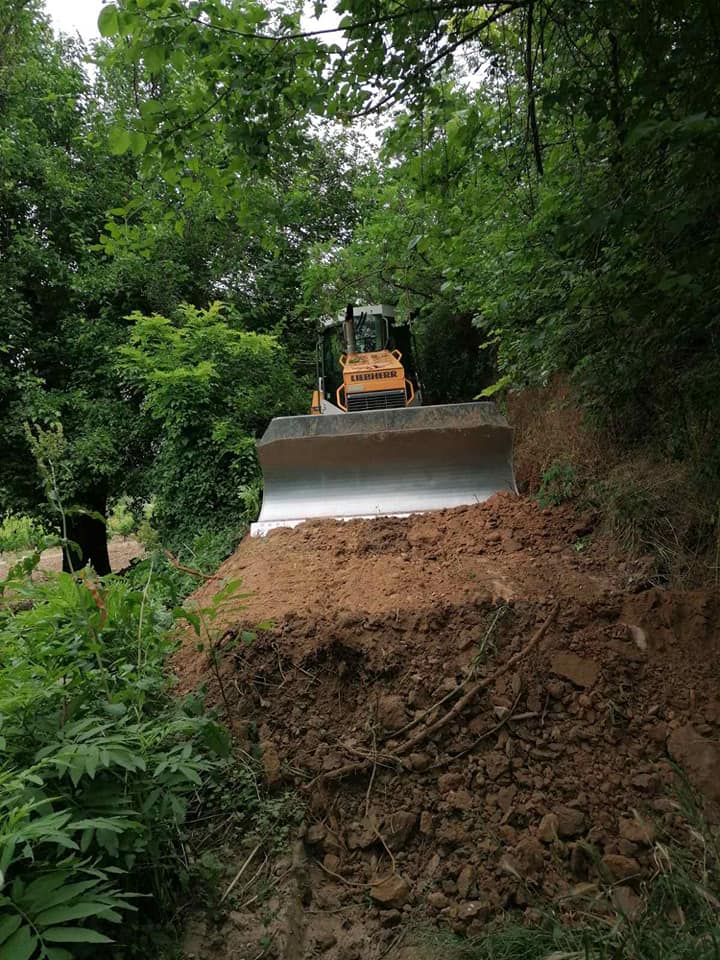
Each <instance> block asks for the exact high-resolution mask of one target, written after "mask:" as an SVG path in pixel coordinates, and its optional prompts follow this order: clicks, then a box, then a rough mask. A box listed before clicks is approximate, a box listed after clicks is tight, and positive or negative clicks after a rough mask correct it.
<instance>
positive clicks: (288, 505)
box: [251, 403, 517, 536]
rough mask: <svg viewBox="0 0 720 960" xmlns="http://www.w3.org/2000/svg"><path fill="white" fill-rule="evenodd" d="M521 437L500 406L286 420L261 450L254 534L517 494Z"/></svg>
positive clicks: (270, 429) (268, 433) (266, 438)
mask: <svg viewBox="0 0 720 960" xmlns="http://www.w3.org/2000/svg"><path fill="white" fill-rule="evenodd" d="M512 442H513V431H512V428H511V427H510V426H509V425H508V423H507V420H506V419H505V417H503V416H502V414H500V413H499V412H498V411H497V408H496V407H495V404H494V403H458V404H448V405H445V406H436V407H406V408H404V409H399V410H373V411H367V412H362V413H350V414H339V415H327V416H305V417H279V418H277V419H275V420H273V421H272V422H271V423H270V426H269V427H268V429H267V431H266V432H265V435H264V436H263V438H262V440H260V442H259V443H258V456H259V459H260V464H261V466H262V469H263V474H264V478H265V489H264V495H263V506H262V511H261V513H260V517H259V518H258V521H257V523H255V524H253V526H252V528H251V533H252V535H253V536H258V535H263V534H264V533H267V532H268V530H271V529H273V528H274V527H277V526H294V525H295V524H297V523H301V522H302V521H303V520H309V519H311V518H319V517H334V518H337V519H349V518H352V517H378V516H391V515H398V514H399V515H402V514H408V513H418V512H424V511H427V510H441V509H443V508H446V507H457V506H460V505H462V504H469V503H478V502H480V501H482V500H486V499H487V498H488V497H490V496H492V494H493V493H498V492H499V491H511V492H515V493H516V492H517V488H516V486H515V476H514V473H513V464H512Z"/></svg>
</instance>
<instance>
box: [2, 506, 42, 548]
mask: <svg viewBox="0 0 720 960" xmlns="http://www.w3.org/2000/svg"><path fill="white" fill-rule="evenodd" d="M44 536H45V531H44V530H43V528H42V526H41V525H40V524H39V523H38V521H37V520H35V519H33V518H32V517H28V516H26V515H25V514H19V513H9V512H8V513H6V514H5V516H4V517H3V518H2V520H1V521H0V553H17V552H19V551H21V550H32V549H34V548H35V547H37V546H38V544H40V543H41V542H42V541H43V538H44Z"/></svg>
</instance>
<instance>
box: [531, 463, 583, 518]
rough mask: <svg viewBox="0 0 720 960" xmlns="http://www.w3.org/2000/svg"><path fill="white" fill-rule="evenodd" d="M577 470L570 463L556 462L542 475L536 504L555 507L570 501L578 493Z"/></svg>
mask: <svg viewBox="0 0 720 960" xmlns="http://www.w3.org/2000/svg"><path fill="white" fill-rule="evenodd" d="M578 488H579V479H578V475H577V470H576V469H575V467H574V466H573V465H572V464H571V463H567V462H566V461H564V460H556V461H555V462H554V463H552V464H551V465H550V466H549V467H548V469H547V470H546V471H545V472H544V473H543V475H542V478H541V480H540V489H539V490H538V493H537V502H538V503H539V505H540V506H541V507H550V506H552V507H557V506H559V505H560V504H561V503H565V501H566V500H571V499H572V498H573V497H574V496H575V495H576V494H577V492H578Z"/></svg>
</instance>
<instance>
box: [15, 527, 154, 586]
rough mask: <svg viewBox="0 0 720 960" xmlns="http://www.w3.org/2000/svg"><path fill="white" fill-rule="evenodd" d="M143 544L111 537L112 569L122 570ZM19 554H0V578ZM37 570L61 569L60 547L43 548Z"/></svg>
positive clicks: (139, 553) (124, 538) (138, 552)
mask: <svg viewBox="0 0 720 960" xmlns="http://www.w3.org/2000/svg"><path fill="white" fill-rule="evenodd" d="M143 552H144V550H143V546H142V544H140V543H138V541H137V540H133V538H132V537H113V539H112V540H111V541H110V542H109V543H108V555H109V557H110V566H111V568H112V569H113V571H118V570H122V569H124V568H125V567H127V565H128V564H129V563H130V561H131V560H134V559H135V558H136V557H141V556H142V554H143ZM20 556H21V554H17V555H9V554H0V579H2V578H3V577H6V576H7V573H8V570H9V568H10V566H11V565H12V564H13V563H14V562H15V561H16V560H17V559H19V557H20ZM39 570H40V571H42V570H56V571H57V570H62V551H61V550H60V549H53V550H45V551H44V553H43V554H42V556H41V559H40V567H39Z"/></svg>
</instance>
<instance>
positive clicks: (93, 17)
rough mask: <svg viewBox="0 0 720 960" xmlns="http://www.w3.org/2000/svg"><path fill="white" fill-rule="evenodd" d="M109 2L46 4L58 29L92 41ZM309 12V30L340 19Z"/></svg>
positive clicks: (89, 0) (72, 0)
mask: <svg viewBox="0 0 720 960" xmlns="http://www.w3.org/2000/svg"><path fill="white" fill-rule="evenodd" d="M107 2H108V0H45V6H46V8H47V11H48V13H49V14H50V16H51V17H52V20H53V23H54V24H55V27H56V28H57V29H58V30H62V32H63V33H70V34H73V35H74V34H76V33H79V34H80V36H81V37H82V38H83V39H84V40H86V41H91V40H97V38H98V37H99V33H98V28H97V19H98V16H99V14H100V11H101V10H102V8H103V6H104V5H105V3H107ZM306 10H307V14H311V11H312V4H310V3H308V4H307V5H306ZM307 14H306V16H305V17H303V21H304V23H303V25H304V26H305V29H307V30H309V29H312V28H313V27H321V28H325V29H327V28H328V27H334V26H335V24H336V23H337V22H338V20H339V17H338V16H337V15H336V14H335V12H334V11H332V10H330V11H327V12H325V13H323V14H322V16H321V17H320V20H319V21H317V20H315V19H314V18H313V17H312V16H311V15H307ZM335 39H336V38H335V37H332V38H331V40H335Z"/></svg>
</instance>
